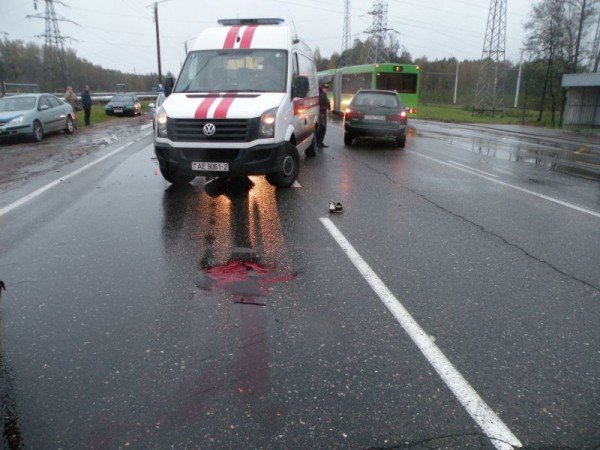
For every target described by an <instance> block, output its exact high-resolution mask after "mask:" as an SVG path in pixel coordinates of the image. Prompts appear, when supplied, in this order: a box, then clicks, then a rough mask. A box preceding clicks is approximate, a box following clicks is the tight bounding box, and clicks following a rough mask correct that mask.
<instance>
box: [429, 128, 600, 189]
mask: <svg viewBox="0 0 600 450" xmlns="http://www.w3.org/2000/svg"><path fill="white" fill-rule="evenodd" d="M417 130H418V133H419V134H420V135H421V136H427V134H432V135H433V134H435V136H436V138H438V139H439V140H441V141H445V142H448V143H451V144H452V146H453V147H458V148H462V149H465V150H469V151H471V152H473V153H477V154H480V155H484V156H486V157H491V158H498V159H502V160H506V161H513V162H520V163H528V164H534V165H536V166H540V167H544V168H546V169H548V170H556V171H563V172H570V173H576V174H585V175H586V176H590V177H593V178H600V147H598V146H597V145H595V144H593V140H592V139H591V138H590V143H585V138H580V139H578V140H576V141H575V140H569V139H568V138H566V137H562V136H552V135H547V136H546V135H544V133H542V132H540V133H539V135H535V136H534V135H528V134H526V133H519V132H512V131H508V130H507V131H502V129H487V128H486V129H485V130H478V129H476V128H467V127H460V126H453V127H447V128H446V127H440V126H439V124H438V125H436V126H434V125H431V124H427V123H419V124H418V126H417ZM542 131H543V130H542ZM580 141H581V142H580ZM582 142H583V143H582Z"/></svg>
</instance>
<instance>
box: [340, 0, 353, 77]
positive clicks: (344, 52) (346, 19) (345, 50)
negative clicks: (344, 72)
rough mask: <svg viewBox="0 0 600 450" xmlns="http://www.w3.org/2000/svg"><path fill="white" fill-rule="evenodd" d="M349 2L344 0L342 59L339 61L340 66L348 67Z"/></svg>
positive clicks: (349, 59) (349, 61) (349, 60)
mask: <svg viewBox="0 0 600 450" xmlns="http://www.w3.org/2000/svg"><path fill="white" fill-rule="evenodd" d="M350 36H351V34H350V0H346V4H345V6H344V38H343V41H342V55H343V59H342V60H341V61H340V66H342V67H344V66H349V65H351V64H352V59H351V55H350V53H351V52H350V50H351V48H352V47H351V45H352V44H351V42H350Z"/></svg>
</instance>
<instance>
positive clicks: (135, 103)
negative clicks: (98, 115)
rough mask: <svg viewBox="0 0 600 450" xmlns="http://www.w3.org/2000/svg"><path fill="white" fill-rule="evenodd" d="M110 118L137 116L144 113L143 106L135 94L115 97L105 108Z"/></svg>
mask: <svg viewBox="0 0 600 450" xmlns="http://www.w3.org/2000/svg"><path fill="white" fill-rule="evenodd" d="M104 112H105V113H106V114H108V115H109V116H135V115H136V114H141V113H142V105H141V103H140V101H139V100H138V98H137V95H135V94H117V95H114V96H113V97H112V98H111V99H110V101H109V102H108V103H107V104H106V106H105V107H104Z"/></svg>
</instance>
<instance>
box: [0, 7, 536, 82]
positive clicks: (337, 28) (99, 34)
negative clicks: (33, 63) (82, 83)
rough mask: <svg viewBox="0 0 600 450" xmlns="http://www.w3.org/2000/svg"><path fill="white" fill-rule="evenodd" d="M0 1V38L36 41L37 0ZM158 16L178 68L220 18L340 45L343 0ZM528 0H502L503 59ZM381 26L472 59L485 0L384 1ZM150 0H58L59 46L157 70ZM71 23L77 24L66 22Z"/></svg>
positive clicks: (318, 44) (357, 18) (513, 52)
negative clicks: (256, 20)
mask: <svg viewBox="0 0 600 450" xmlns="http://www.w3.org/2000/svg"><path fill="white" fill-rule="evenodd" d="M37 3H38V10H37V11H35V10H34V7H33V4H34V0H0V11H1V14H0V37H2V36H4V37H7V38H8V39H10V40H17V39H20V40H23V41H26V42H29V41H31V42H35V43H38V44H40V45H41V44H43V43H44V39H43V38H40V37H38V38H36V35H42V34H44V30H45V21H44V19H40V18H27V17H26V16H28V15H41V16H44V14H45V2H44V0H38V1H37ZM157 3H158V19H159V20H158V22H159V31H160V48H161V61H162V72H163V74H164V73H166V72H167V71H169V70H170V71H172V72H173V73H174V74H177V72H178V70H179V68H180V67H181V64H182V63H183V60H184V58H185V43H186V42H190V41H191V40H193V38H194V37H195V36H196V35H197V34H198V33H199V32H200V31H201V30H202V29H204V28H206V27H209V26H214V25H216V24H217V20H218V19H220V18H231V17H280V18H283V19H285V20H286V22H288V23H289V22H293V23H294V25H295V27H296V30H297V32H298V34H299V35H300V37H301V38H302V39H304V40H305V41H306V42H307V44H308V45H309V46H310V47H311V48H312V49H313V50H315V49H316V48H318V49H319V50H320V52H321V55H322V56H324V57H329V56H331V54H332V53H334V52H338V53H339V52H340V51H341V49H342V37H343V31H344V5H345V1H344V0H214V1H212V0H161V1H158V2H157ZM373 3H374V0H351V1H350V5H351V7H350V9H351V11H350V31H351V34H352V41H354V39H356V38H359V39H361V40H362V41H364V40H366V39H367V37H368V35H367V34H365V31H366V30H368V29H369V27H370V26H371V25H372V23H373V16H372V15H371V14H369V11H370V10H371V8H372V6H373ZM534 3H535V2H534V1H533V0H507V5H508V6H507V9H508V12H507V27H506V28H507V30H506V58H507V59H509V60H511V61H512V62H515V63H517V62H518V61H519V57H520V49H521V47H522V42H523V38H524V29H523V28H524V27H523V24H524V22H525V21H526V20H527V17H528V15H529V14H530V13H531V7H532V5H533V4H534ZM387 6H388V24H387V25H388V28H391V29H394V30H396V31H397V32H398V35H397V37H398V40H399V41H400V44H401V45H402V46H403V47H405V48H406V50H408V51H409V52H410V54H411V55H412V57H413V58H417V57H421V56H427V58H428V59H429V60H434V59H442V58H450V57H453V56H454V57H456V58H458V59H459V60H464V59H479V58H480V57H481V54H482V50H483V40H484V36H485V31H486V25H487V20H488V13H489V8H490V0H388V1H387ZM153 11H154V2H153V1H151V0H61V2H60V3H59V2H58V1H57V2H55V12H56V16H57V17H58V18H62V19H67V20H65V21H59V28H60V33H61V35H63V36H65V37H69V38H72V40H66V41H65V46H66V47H69V48H72V49H74V50H75V51H76V53H77V55H78V56H79V57H81V58H85V59H86V60H88V61H89V62H91V63H93V64H96V65H100V66H102V67H104V68H109V69H116V70H120V71H123V72H128V73H138V74H148V73H150V72H155V73H156V72H158V60H157V51H156V29H155V25H154V21H153V14H154V12H153ZM71 21H72V22H75V23H76V24H77V25H75V24H73V23H72V22H71Z"/></svg>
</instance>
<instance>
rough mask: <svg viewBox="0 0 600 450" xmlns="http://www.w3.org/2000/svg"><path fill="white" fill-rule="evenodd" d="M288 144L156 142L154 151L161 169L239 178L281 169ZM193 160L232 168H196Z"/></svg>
mask: <svg viewBox="0 0 600 450" xmlns="http://www.w3.org/2000/svg"><path fill="white" fill-rule="evenodd" d="M286 145H287V144H286V142H281V143H278V144H267V145H256V146H253V147H248V148H183V147H173V146H171V145H170V144H163V143H155V144H154V153H155V154H156V157H157V158H158V163H159V165H160V167H161V168H166V169H168V170H177V171H182V172H191V173H193V174H195V175H199V176H200V175H202V176H210V177H223V176H231V177H237V176H247V175H266V174H269V173H276V172H280V171H281V168H282V164H283V159H284V155H285V151H286ZM192 163H227V165H228V170H226V171H224V170H218V171H214V170H192ZM221 166H222V165H221Z"/></svg>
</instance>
